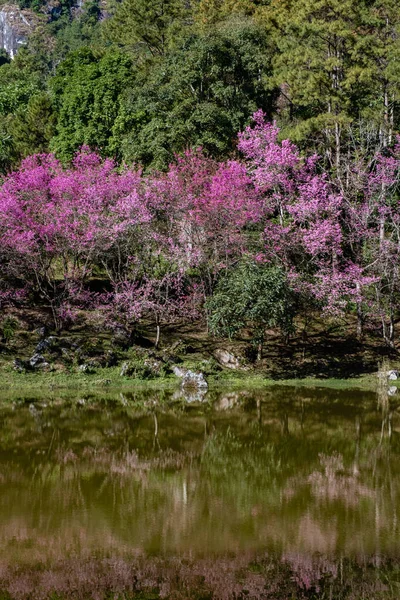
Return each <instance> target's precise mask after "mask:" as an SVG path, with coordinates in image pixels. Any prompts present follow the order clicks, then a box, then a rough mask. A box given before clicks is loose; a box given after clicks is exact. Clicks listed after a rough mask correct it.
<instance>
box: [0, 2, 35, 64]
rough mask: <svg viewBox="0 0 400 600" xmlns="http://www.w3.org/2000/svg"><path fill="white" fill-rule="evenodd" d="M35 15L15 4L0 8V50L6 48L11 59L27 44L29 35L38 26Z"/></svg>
mask: <svg viewBox="0 0 400 600" xmlns="http://www.w3.org/2000/svg"><path fill="white" fill-rule="evenodd" d="M36 20H37V19H36V18H35V14H34V13H33V12H32V11H30V10H21V9H20V8H19V7H18V6H16V5H13V4H6V5H4V6H1V7H0V48H4V50H6V52H7V53H8V54H9V55H10V57H11V58H14V57H15V55H16V53H17V52H18V49H19V48H20V47H21V46H22V45H23V44H25V43H26V40H27V37H28V35H29V33H31V32H32V30H33V28H34V26H35V24H36Z"/></svg>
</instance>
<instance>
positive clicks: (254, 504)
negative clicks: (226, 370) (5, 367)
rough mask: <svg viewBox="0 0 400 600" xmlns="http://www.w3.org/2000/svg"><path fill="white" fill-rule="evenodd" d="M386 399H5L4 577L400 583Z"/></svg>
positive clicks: (397, 469)
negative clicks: (194, 401)
mask: <svg viewBox="0 0 400 600" xmlns="http://www.w3.org/2000/svg"><path fill="white" fill-rule="evenodd" d="M161 396H162V398H161ZM160 398H161V401H160ZM397 406H398V405H397V402H396V396H394V398H391V399H390V404H389V403H386V404H385V405H384V406H380V405H379V404H378V402H377V397H376V395H375V394H374V393H372V392H363V391H358V390H351V391H349V390H348V391H336V390H328V389H322V388H320V389H307V388H294V387H293V388H292V387H272V388H269V389H267V390H264V391H246V390H242V391H230V392H229V391H218V392H214V393H210V394H209V395H208V397H207V398H206V401H205V402H202V403H187V402H184V401H182V400H179V399H176V398H174V397H173V395H172V393H171V395H169V393H168V392H165V391H163V392H159V393H157V391H154V390H153V391H151V392H149V391H148V392H142V393H140V392H137V391H136V392H135V393H134V394H128V393H126V392H124V393H123V394H115V396H113V395H111V396H109V397H108V398H104V399H102V398H97V397H90V396H89V395H88V396H86V397H80V398H71V399H69V400H65V399H63V400H58V399H57V398H56V397H54V396H53V397H50V396H49V397H43V398H41V399H40V401H38V400H37V399H35V400H29V399H21V400H17V401H13V402H4V403H3V404H1V405H0V422H1V430H0V431H1V434H0V589H2V590H5V591H7V594H8V597H10V596H11V597H16V598H20V597H21V598H25V597H47V596H49V595H50V594H52V593H57V594H59V595H60V596H63V595H65V596H68V595H69V594H72V597H79V595H80V594H81V596H82V597H85V598H86V597H91V596H93V597H103V596H102V594H106V593H108V592H109V591H110V590H112V591H113V592H115V593H127V592H129V593H131V594H133V597H136V596H135V595H134V594H135V593H136V592H137V593H139V591H140V592H141V593H144V592H146V594H150V595H149V596H140V597H151V598H153V597H154V598H158V597H179V598H181V597H182V598H185V597H187V598H189V597H202V598H203V597H204V598H211V597H215V598H219V597H221V598H240V597H254V598H258V597H265V598H295V597H296V598H297V597H299V598H300V597H301V598H303V597H317V596H316V595H315V594H317V595H318V593H320V594H322V591H321V590H322V588H323V587H324V586H325V588H326V586H327V585H328V583H329V586H330V587H329V589H330V593H331V594H332V593H333V591H332V590H334V589H337V590H340V592H339V591H337V592H336V595H334V596H332V595H331V597H332V598H337V597H339V593H340V594H344V595H343V597H346V598H347V597H354V598H355V597H358V596H350V595H349V594H350V592H351V593H353V592H354V593H356V590H357V582H358V583H359V584H360V585H361V583H360V573H362V574H363V575H362V579H363V583H362V585H364V586H365V585H366V586H367V587H368V585H370V586H372V587H370V588H368V590H369V591H368V590H367V591H368V593H371V594H373V595H371V596H370V597H371V598H376V597H391V598H392V597H393V598H396V597H399V596H398V595H393V594H398V592H399V587H398V579H399V577H398V572H399V571H400V567H399V565H400V537H399V523H400V414H399V412H398V410H397ZM343 573H345V578H346V582H347V583H346V586H347V587H346V586H344V584H343V577H344V575H343ZM238 574H240V576H239V575H238ZM389 578H390V585H388V579H389ZM283 582H286V583H285V585H283ZM288 582H289V583H288ZM349 585H350V587H351V589H350V588H349V587H348V586H349ZM282 586H283V587H282ZM285 586H289V587H287V588H286V587H285ZM335 586H336V588H335ZM182 589H184V590H186V591H185V592H182ZM33 590H34V591H35V595H34V596H32V593H33ZM285 590H286V591H285ZM346 590H347V591H346ZM349 590H350V591H349ZM311 593H312V594H314V596H312V595H310V594H311ZM323 593H324V594H325V593H327V592H326V589H325V591H324V592H323ZM360 593H361V592H360ZM96 594H97V596H96ZM152 594H153V595H152ZM174 594H175V595H174ZM179 594H181V595H179ZM191 594H192V595H191ZM193 594H194V595H193ZM196 594H197V596H196ZM241 594H242V596H241ZM243 594H244V595H243ZM271 594H272V595H271ZM285 594H286V595H285ZM346 594H347V595H346ZM379 594H381V595H382V596H379ZM390 594H392V595H390ZM138 597H139V596H138ZM318 597H319V596H318ZM322 597H329V596H327V595H326V596H322V595H321V598H322ZM340 597H341V596H340ZM359 597H360V598H361V597H369V596H365V595H364V596H361V595H360V596H359Z"/></svg>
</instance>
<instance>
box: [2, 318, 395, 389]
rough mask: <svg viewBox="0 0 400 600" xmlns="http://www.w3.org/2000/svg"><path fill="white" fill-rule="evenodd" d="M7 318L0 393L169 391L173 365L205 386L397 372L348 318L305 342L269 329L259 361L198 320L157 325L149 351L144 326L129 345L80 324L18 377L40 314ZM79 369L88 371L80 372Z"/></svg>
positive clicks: (350, 380) (372, 380) (363, 378)
mask: <svg viewBox="0 0 400 600" xmlns="http://www.w3.org/2000/svg"><path fill="white" fill-rule="evenodd" d="M15 318H16V322H17V323H18V327H17V329H16V330H15V332H14V333H13V336H12V338H10V339H9V340H7V341H6V342H5V341H4V339H3V342H0V391H1V392H2V394H3V396H5V395H9V394H13V395H14V394H21V395H27V394H31V393H33V392H35V393H41V392H47V393H48V392H51V391H57V392H63V393H66V394H67V393H73V392H77V393H80V392H82V393H83V392H85V393H86V392H96V393H98V394H103V395H104V394H108V393H109V392H111V391H112V392H115V391H122V392H123V391H130V390H135V389H160V390H162V389H165V390H166V389H171V390H173V389H174V388H179V386H180V380H179V378H177V377H176V376H175V375H174V374H173V373H172V367H173V365H179V366H182V367H186V368H189V369H191V370H194V371H197V372H202V373H204V376H205V377H206V379H207V381H208V384H209V387H210V389H218V388H222V387H223V388H234V389H238V388H246V389H263V388H267V387H268V388H269V387H271V386H274V385H285V386H312V387H326V388H331V389H351V388H357V389H365V390H375V389H376V385H377V377H376V373H377V371H378V368H379V366H380V365H381V364H382V361H385V364H386V366H387V368H391V369H396V368H400V359H399V356H398V354H397V352H396V351H395V350H393V349H389V348H388V347H386V346H384V345H382V342H381V341H380V340H379V339H378V338H377V337H374V336H372V335H371V336H370V337H366V338H365V340H363V342H362V343H360V342H359V341H357V340H356V338H355V335H354V323H353V322H351V321H349V322H346V323H343V324H341V325H340V326H329V325H327V324H324V323H319V322H317V321H316V322H315V323H314V325H313V327H310V328H309V331H308V335H307V338H304V335H302V334H301V323H300V324H298V327H297V332H298V333H297V334H296V335H295V336H293V337H292V338H291V339H290V341H289V343H285V342H284V340H282V338H281V337H280V335H279V334H278V333H277V332H274V331H271V332H270V333H269V335H268V340H267V343H266V346H265V353H264V357H263V359H262V360H261V361H259V362H256V361H255V360H254V356H253V357H252V347H251V345H250V344H249V341H248V339H246V336H244V337H243V338H242V339H237V340H232V341H228V340H222V339H216V338H213V337H211V336H209V335H208V333H207V331H206V330H205V327H204V324H201V323H200V324H184V323H182V324H176V325H174V326H170V327H165V328H163V331H162V337H161V345H160V348H159V349H157V350H155V348H154V327H153V325H152V324H151V323H149V324H148V325H147V327H146V326H144V327H143V328H142V329H141V330H140V332H138V338H137V340H135V342H134V343H133V345H132V344H125V340H122V341H121V340H119V339H116V338H115V336H114V337H113V335H112V334H111V333H110V332H104V331H100V332H99V331H98V330H95V329H94V328H91V327H90V326H89V325H88V323H86V324H85V325H82V326H81V327H76V328H72V329H71V330H70V331H67V332H63V333H62V334H60V335H55V334H54V333H53V335H52V337H53V339H55V343H54V344H53V345H51V346H49V347H48V348H47V349H45V350H44V351H40V353H41V354H43V357H44V360H46V361H47V362H48V364H47V368H45V369H41V368H39V369H36V368H35V369H29V368H27V369H22V371H23V372H18V370H16V368H15V367H16V365H15V361H20V362H21V361H22V362H25V363H26V362H27V361H29V359H30V358H31V357H32V356H33V355H34V354H35V353H37V352H38V344H40V341H41V340H43V336H41V335H40V334H39V333H38V329H37V324H38V323H40V320H41V319H42V322H43V315H41V314H39V313H38V314H36V313H32V314H31V313H29V312H21V311H20V312H19V313H18V314H17V315H16V317H15ZM49 335H50V336H51V332H50V333H49V332H47V333H46V336H47V338H48V337H49ZM221 348H222V349H224V350H226V351H228V352H229V353H231V354H232V355H233V356H234V357H237V359H238V363H239V364H240V367H239V368H238V369H235V370H233V369H229V368H225V367H224V366H221V364H220V363H219V362H218V360H217V359H216V351H218V350H219V349H221ZM110 359H112V360H110ZM154 362H156V363H158V368H159V371H158V372H152V367H151V363H154ZM124 363H128V364H129V365H130V366H131V372H130V373H129V376H121V368H122V366H123V365H124ZM149 363H150V367H149ZM111 364H112V366H111ZM85 365H86V366H87V367H88V372H84V370H82V369H83V368H84V367H85ZM42 366H44V365H42ZM156 371H157V369H156Z"/></svg>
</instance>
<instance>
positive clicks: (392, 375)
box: [386, 369, 399, 381]
mask: <svg viewBox="0 0 400 600" xmlns="http://www.w3.org/2000/svg"><path fill="white" fill-rule="evenodd" d="M386 375H387V378H388V379H389V381H396V379H398V378H399V372H398V371H395V370H394V369H392V370H391V371H387V373H386Z"/></svg>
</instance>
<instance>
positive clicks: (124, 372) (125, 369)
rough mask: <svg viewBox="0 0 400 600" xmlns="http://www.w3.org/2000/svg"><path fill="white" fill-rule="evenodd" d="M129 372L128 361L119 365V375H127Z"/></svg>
mask: <svg viewBox="0 0 400 600" xmlns="http://www.w3.org/2000/svg"><path fill="white" fill-rule="evenodd" d="M129 373H130V365H129V363H128V362H124V363H123V364H122V366H121V371H120V373H119V374H120V376H121V377H127V376H128V375H129Z"/></svg>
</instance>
